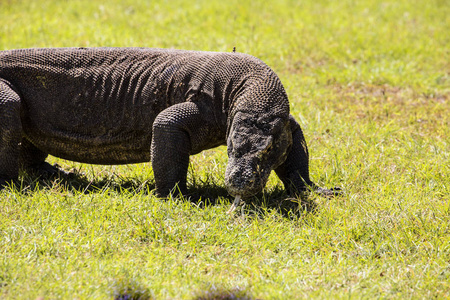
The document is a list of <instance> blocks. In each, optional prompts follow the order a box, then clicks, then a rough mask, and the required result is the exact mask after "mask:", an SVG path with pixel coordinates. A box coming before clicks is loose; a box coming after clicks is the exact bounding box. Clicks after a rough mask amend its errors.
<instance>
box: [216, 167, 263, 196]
mask: <svg viewBox="0 0 450 300" xmlns="http://www.w3.org/2000/svg"><path fill="white" fill-rule="evenodd" d="M265 173H267V172H261V171H258V170H257V168H251V167H249V166H248V165H247V166H246V167H243V166H239V165H233V164H230V163H229V164H228V166H227V170H226V172H225V185H226V187H227V190H228V192H229V193H230V194H231V195H233V196H237V195H239V196H242V197H244V198H245V197H250V196H253V195H255V194H257V193H258V192H260V191H261V190H262V189H263V188H264V186H265V185H266V182H267V178H268V175H266V174H265ZM269 173H270V172H269Z"/></svg>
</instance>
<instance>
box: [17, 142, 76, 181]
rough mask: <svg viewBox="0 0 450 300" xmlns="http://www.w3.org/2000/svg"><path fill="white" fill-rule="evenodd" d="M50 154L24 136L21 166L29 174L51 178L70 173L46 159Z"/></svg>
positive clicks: (20, 159)
mask: <svg viewBox="0 0 450 300" xmlns="http://www.w3.org/2000/svg"><path fill="white" fill-rule="evenodd" d="M47 156H48V154H47V153H45V152H43V151H41V150H39V149H38V148H37V147H36V146H34V145H33V144H32V143H31V142H30V141H29V140H27V139H26V138H22V143H21V145H20V156H19V162H20V167H21V168H22V169H23V170H24V171H25V172H26V173H28V174H30V175H35V176H40V177H42V178H50V177H53V176H57V175H70V173H68V172H66V171H64V170H62V169H60V168H59V167H58V165H53V166H52V165H51V164H49V163H48V162H46V161H45V159H46V158H47Z"/></svg>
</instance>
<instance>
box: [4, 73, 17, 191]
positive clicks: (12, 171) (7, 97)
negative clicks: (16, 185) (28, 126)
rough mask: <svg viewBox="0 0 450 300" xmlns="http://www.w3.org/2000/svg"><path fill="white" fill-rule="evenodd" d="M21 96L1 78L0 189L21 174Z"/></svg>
mask: <svg viewBox="0 0 450 300" xmlns="http://www.w3.org/2000/svg"><path fill="white" fill-rule="evenodd" d="M21 139H22V125H21V122H20V96H19V95H18V94H17V92H16V91H15V90H14V89H13V87H12V85H11V84H10V83H9V82H7V81H5V80H2V79H1V78H0V189H1V188H2V187H5V185H7V184H8V183H9V182H11V181H12V180H15V179H17V178H18V176H19V155H20V154H19V152H20V149H19V148H20V142H21Z"/></svg>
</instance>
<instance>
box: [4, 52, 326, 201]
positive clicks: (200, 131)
mask: <svg viewBox="0 0 450 300" xmlns="http://www.w3.org/2000/svg"><path fill="white" fill-rule="evenodd" d="M219 145H227V147H228V157H229V160H228V164H227V167H226V172H225V185H226V187H227V190H228V191H229V193H230V194H231V195H233V196H235V197H236V199H237V200H240V199H241V198H244V199H245V198H248V197H250V196H252V195H255V194H256V193H258V192H260V191H262V190H263V188H264V186H265V185H266V182H267V179H268V177H269V174H270V172H271V171H272V170H274V171H275V172H276V174H277V175H278V177H279V178H280V179H281V181H282V182H283V184H284V185H285V187H286V189H287V190H288V191H289V193H291V194H294V195H295V194H297V193H298V192H301V191H304V190H307V189H313V190H316V191H319V193H321V194H324V195H327V194H330V195H331V194H332V193H333V191H330V190H327V189H320V188H318V187H316V186H315V184H314V183H313V182H312V181H311V180H310V178H309V166H308V162H309V154H308V149H307V146H306V141H305V138H304V136H303V133H302V130H301V129H300V126H299V124H298V123H297V122H296V121H295V120H294V118H293V117H292V116H290V114H289V101H288V97H287V94H286V92H285V90H284V87H283V85H282V84H281V81H280V79H279V78H278V76H277V75H276V74H275V72H274V71H273V70H272V69H271V68H270V67H268V66H267V65H266V64H265V63H264V62H262V61H261V60H259V59H257V58H255V57H253V56H250V55H247V54H242V53H219V52H202V51H184V50H172V49H153V48H49V49H19V50H7V51H0V188H2V187H5V186H8V185H9V183H10V182H11V181H15V180H17V179H18V177H19V170H21V169H22V170H26V171H31V172H29V173H30V174H38V175H39V174H41V175H42V174H44V175H46V176H47V175H52V174H57V173H61V172H59V171H58V168H56V167H53V166H50V165H49V164H48V163H46V162H45V159H46V157H47V156H48V155H53V156H56V157H60V158H63V159H67V160H72V161H78V162H83V163H92V164H105V165H111V164H131V163H141V162H148V161H151V165H152V168H153V172H154V177H155V185H156V194H157V195H158V196H161V197H166V196H168V195H169V194H170V193H173V192H181V193H183V194H184V193H186V192H187V186H186V176H187V170H188V166H189V157H190V156H191V155H194V154H196V153H199V152H201V151H203V150H206V149H211V148H214V147H217V146H219ZM236 202H239V201H236Z"/></svg>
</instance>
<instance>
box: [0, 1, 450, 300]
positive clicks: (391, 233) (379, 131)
mask: <svg viewBox="0 0 450 300" xmlns="http://www.w3.org/2000/svg"><path fill="white" fill-rule="evenodd" d="M449 15H450V3H449V1H448V0H418V1H407V0H398V1H393V0H386V1H382V2H381V1H369V0H365V1H352V0H341V1H326V0H305V1H293V0H278V1H270V2H267V1H261V2H259V1H246V0H239V1H237V0H230V1H206V0H205V1H180V0H175V1H143V0H135V1H130V0H129V1H118V0H110V1H108V2H107V4H106V3H104V2H102V1H95V0H90V1H84V0H79V1H50V0H45V1H43V0H36V1H18V0H17V1H15V0H10V1H6V0H5V1H1V2H0V20H1V26H0V49H12V48H25V47H62V46H148V47H170V48H182V49H194V50H211V51H231V50H232V49H233V47H236V48H237V51H239V52H246V53H249V54H252V55H255V56H258V57H260V58H261V59H263V60H264V61H265V62H267V63H268V64H269V65H270V66H272V68H273V69H274V70H275V71H276V72H277V73H278V74H279V76H280V78H281V80H282V81H283V83H284V85H285V87H286V90H287V92H288V95H289V97H290V100H291V109H292V113H293V115H294V116H295V117H296V118H297V120H298V121H299V122H300V123H301V125H302V127H303V128H304V131H305V134H306V137H307V140H308V143H309V147H310V152H311V156H312V157H311V158H312V161H311V173H312V177H313V179H314V180H315V181H316V182H317V183H318V184H320V185H321V186H341V187H342V188H343V189H344V190H345V195H344V196H342V197H340V198H335V199H330V200H326V199H320V198H317V197H316V196H314V195H312V196H310V199H309V200H310V201H312V202H314V203H315V204H316V210H315V211H314V212H309V213H308V212H303V211H302V210H301V208H299V205H298V203H294V202H288V201H282V200H281V199H283V196H284V195H283V192H282V185H281V183H280V182H279V181H278V179H277V178H276V177H275V176H272V177H271V178H270V182H269V184H268V186H267V188H266V190H265V192H264V194H262V195H259V196H258V197H255V198H253V199H250V200H249V201H248V203H247V205H246V206H245V207H244V208H243V209H241V210H239V211H238V212H237V214H236V215H235V216H228V215H226V214H225V212H226V210H227V209H228V207H229V205H230V198H229V197H228V195H227V193H226V191H225V190H224V188H223V176H224V175H223V174H224V170H225V164H226V159H227V158H226V149H225V148H223V147H222V148H218V149H216V150H214V151H213V150H211V151H207V152H204V153H201V154H199V155H196V156H194V157H192V160H191V161H192V165H191V168H190V172H189V187H190V188H191V190H192V191H195V192H196V193H198V194H200V195H203V197H202V198H201V199H200V200H198V201H189V200H187V199H169V200H168V201H161V200H158V199H156V198H155V197H154V196H153V194H152V188H153V174H152V171H151V167H150V166H149V165H148V164H139V165H128V166H108V167H106V166H92V165H82V164H76V163H72V162H69V161H63V160H59V159H56V158H50V161H51V162H57V163H59V164H60V165H61V166H63V167H64V168H65V169H75V170H76V172H77V173H78V176H76V177H75V178H74V179H70V178H69V179H56V180H52V181H38V180H35V179H33V178H30V177H24V179H23V183H22V187H21V188H18V189H17V188H16V189H6V190H3V191H1V192H0V198H1V200H0V201H1V202H0V298H10V299H19V298H23V299H36V298H44V299H55V298H69V299H70V298H78V299H86V298H112V297H116V298H118V299H119V298H120V296H124V295H128V296H133V297H135V298H134V299H137V298H138V297H139V296H142V297H141V298H142V299H144V298H145V297H147V298H154V299H179V298H182V299H190V298H198V297H205V298H207V297H209V298H214V296H217V295H219V294H221V295H222V296H223V295H227V294H229V296H230V299H231V296H236V297H241V298H242V299H253V298H258V299H287V298H319V299H320V298H337V299H340V298H370V299H371V298H393V299H395V298H397V299H405V298H413V299H416V298H439V299H443V298H449V297H450V283H449V282H450V203H449V194H450V179H449V175H450V167H449V166H450V157H449V156H450V138H449V137H450V124H449V121H450V117H449V115H450V114H449V112H450V104H449V101H450V59H449V57H450V55H449V51H450V35H449V32H450V19H449V17H448V16H449ZM122 299H130V298H125V297H122ZM222 299H224V298H222Z"/></svg>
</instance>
